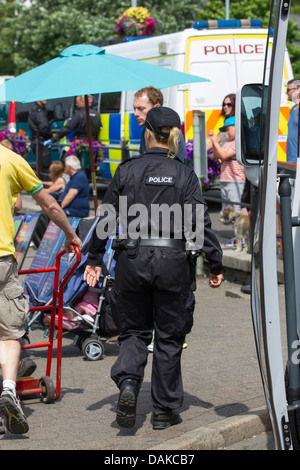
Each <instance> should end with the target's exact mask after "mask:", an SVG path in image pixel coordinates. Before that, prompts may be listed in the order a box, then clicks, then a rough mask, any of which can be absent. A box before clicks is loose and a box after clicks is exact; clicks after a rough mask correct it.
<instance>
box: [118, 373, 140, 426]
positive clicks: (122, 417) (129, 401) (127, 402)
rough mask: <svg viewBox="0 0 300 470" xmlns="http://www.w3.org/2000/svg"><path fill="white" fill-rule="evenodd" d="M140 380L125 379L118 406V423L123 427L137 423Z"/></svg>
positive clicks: (121, 387)
mask: <svg viewBox="0 0 300 470" xmlns="http://www.w3.org/2000/svg"><path fill="white" fill-rule="evenodd" d="M138 392H139V382H138V381H137V380H134V379H126V380H123V382H122V383H121V386H120V394H119V400H118V408H117V423H118V425H119V426H121V427H122V428H132V427H133V426H134V425H135V410H136V402H137V396H138Z"/></svg>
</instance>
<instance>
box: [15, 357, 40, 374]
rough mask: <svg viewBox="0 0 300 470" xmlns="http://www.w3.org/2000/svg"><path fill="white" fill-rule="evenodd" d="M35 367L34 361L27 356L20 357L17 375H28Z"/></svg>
mask: <svg viewBox="0 0 300 470" xmlns="http://www.w3.org/2000/svg"><path fill="white" fill-rule="evenodd" d="M35 369H36V363H35V362H34V361H33V360H32V359H30V358H29V357H25V358H24V359H21V360H20V362H19V367H18V374H17V376H18V377H29V376H30V375H32V374H33V373H34V371H35Z"/></svg>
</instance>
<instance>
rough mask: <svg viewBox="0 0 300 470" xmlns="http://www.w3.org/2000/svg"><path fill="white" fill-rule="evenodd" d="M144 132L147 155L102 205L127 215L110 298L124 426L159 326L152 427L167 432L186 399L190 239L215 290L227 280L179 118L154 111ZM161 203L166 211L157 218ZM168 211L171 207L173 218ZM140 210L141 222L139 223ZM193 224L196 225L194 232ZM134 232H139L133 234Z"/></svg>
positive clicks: (96, 263)
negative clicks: (183, 152) (182, 149)
mask: <svg viewBox="0 0 300 470" xmlns="http://www.w3.org/2000/svg"><path fill="white" fill-rule="evenodd" d="M145 127H146V143H147V151H146V153H145V154H144V155H143V157H138V158H134V159H130V160H127V161H125V162H123V163H121V164H120V165H119V166H118V168H117V170H116V173H115V176H114V178H113V180H112V183H111V185H110V187H109V189H108V191H107V193H106V194H105V197H104V199H103V204H102V206H104V204H105V207H106V209H107V208H108V207H112V209H113V210H112V211H111V212H112V213H114V211H115V215H116V217H120V224H121V226H122V233H121V235H120V236H119V241H118V246H119V250H118V255H117V264H116V272H115V284H114V287H113V289H112V295H111V307H112V312H113V316H114V320H115V322H116V324H117V326H118V328H119V331H120V336H119V344H120V352H119V355H118V358H117V360H116V362H115V364H114V365H113V366H112V370H111V377H112V379H113V380H114V381H115V383H116V384H117V386H118V387H119V389H120V393H119V400H118V408H117V423H118V424H119V425H120V426H122V427H132V426H133V425H134V424H135V412H136V411H135V410H136V401H137V396H138V392H139V389H140V386H141V383H142V380H143V376H144V368H145V366H146V363H147V355H148V350H147V345H148V344H149V343H150V342H151V338H152V330H153V329H154V331H155V347H154V352H153V365H152V380H151V391H152V401H153V416H152V423H153V429H165V428H167V427H168V426H171V425H174V424H178V423H180V422H181V418H180V416H179V414H177V413H176V411H177V410H178V409H179V408H180V406H181V404H182V401H183V388H182V378H181V368H180V358H181V352H182V344H183V341H184V338H185V335H186V334H187V333H189V331H190V329H191V327H192V323H193V310H194V294H193V292H192V291H191V288H190V286H191V276H190V265H189V261H188V256H187V252H186V247H185V245H186V241H187V238H188V237H189V234H191V240H189V242H190V243H192V248H193V249H196V250H197V249H198V248H201V251H203V252H204V253H205V255H206V257H207V259H208V261H209V263H210V270H211V274H210V285H211V286H212V287H218V286H219V285H220V284H221V282H222V279H223V276H222V274H221V271H222V251H221V248H220V245H219V242H218V240H217V239H216V237H215V235H214V233H213V231H212V229H211V223H210V218H209V215H208V213H207V210H206V205H205V202H204V199H203V197H202V195H201V191H200V185H199V180H198V178H197V176H196V174H195V173H194V172H193V171H192V170H191V169H190V168H188V167H187V166H186V165H184V164H183V163H182V162H181V161H179V160H178V159H177V158H176V157H175V155H176V151H177V148H178V135H179V128H180V118H179V116H178V114H177V113H176V112H175V111H173V110H172V109H170V108H166V107H156V108H152V109H151V110H150V111H149V112H148V114H147V118H146V122H145ZM121 198H122V199H121ZM124 200H125V201H126V203H127V208H128V211H127V213H126V217H124V214H123V215H121V212H122V211H121V209H122V207H123V206H124ZM121 201H122V203H121ZM158 205H159V207H160V208H161V210H162V213H161V214H160V216H158V217H157V207H158ZM102 206H101V207H102ZM121 206H122V207H121ZM166 208H169V209H170V208H172V210H173V212H172V214H171V211H170V210H169V212H167V211H166ZM185 209H186V210H187V212H189V211H190V212H189V213H190V214H191V217H190V219H189V217H186V216H185V214H184V210H185ZM197 209H202V215H203V217H202V218H201V217H200V219H199V220H200V221H199V220H197V214H198V213H201V210H200V211H197ZM137 212H138V213H139V217H138V218H136V219H134V215H136V214H137ZM141 214H142V215H143V216H141ZM167 215H169V217H167ZM167 218H168V219H169V224H167V225H168V230H169V231H168V234H167V235H166V222H167V221H166V219H167ZM104 219H105V217H104V214H102V215H101V214H100V219H99V223H98V226H97V228H96V230H95V232H94V234H93V243H92V248H91V249H90V253H89V257H88V260H87V264H88V265H87V267H86V270H85V273H84V279H85V280H86V281H87V283H88V284H89V285H90V286H94V285H95V283H96V282H97V281H98V280H99V276H100V272H101V267H100V266H101V263H102V258H103V254H104V251H105V245H106V241H107V238H106V236H105V230H102V229H101V221H104ZM186 220H191V222H190V227H188V230H187V227H186V226H187V225H189V224H188V223H187V222H186ZM107 225H109V224H107ZM196 225H198V227H196ZM200 225H202V226H201V227H200ZM135 229H136V232H137V233H133V232H134V231H135ZM201 231H202V233H203V236H202V242H201V241H199V240H200V239H201V234H200V235H199V237H198V240H196V238H197V233H200V232H201ZM124 232H126V233H124ZM151 234H152V238H151ZM153 234H154V236H153Z"/></svg>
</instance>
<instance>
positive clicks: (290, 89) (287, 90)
mask: <svg viewBox="0 0 300 470" xmlns="http://www.w3.org/2000/svg"><path fill="white" fill-rule="evenodd" d="M292 90H295V88H287V89H286V92H287V93H288V92H289V91H292Z"/></svg>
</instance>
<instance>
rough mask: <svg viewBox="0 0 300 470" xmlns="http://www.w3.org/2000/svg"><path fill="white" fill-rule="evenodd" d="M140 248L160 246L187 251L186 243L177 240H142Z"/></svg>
mask: <svg viewBox="0 0 300 470" xmlns="http://www.w3.org/2000/svg"><path fill="white" fill-rule="evenodd" d="M140 246H158V247H166V248H178V249H179V250H183V251H184V250H185V241H183V240H178V239H175V238H168V239H167V238H156V239H155V238H145V239H144V238H142V239H141V240H140Z"/></svg>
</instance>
